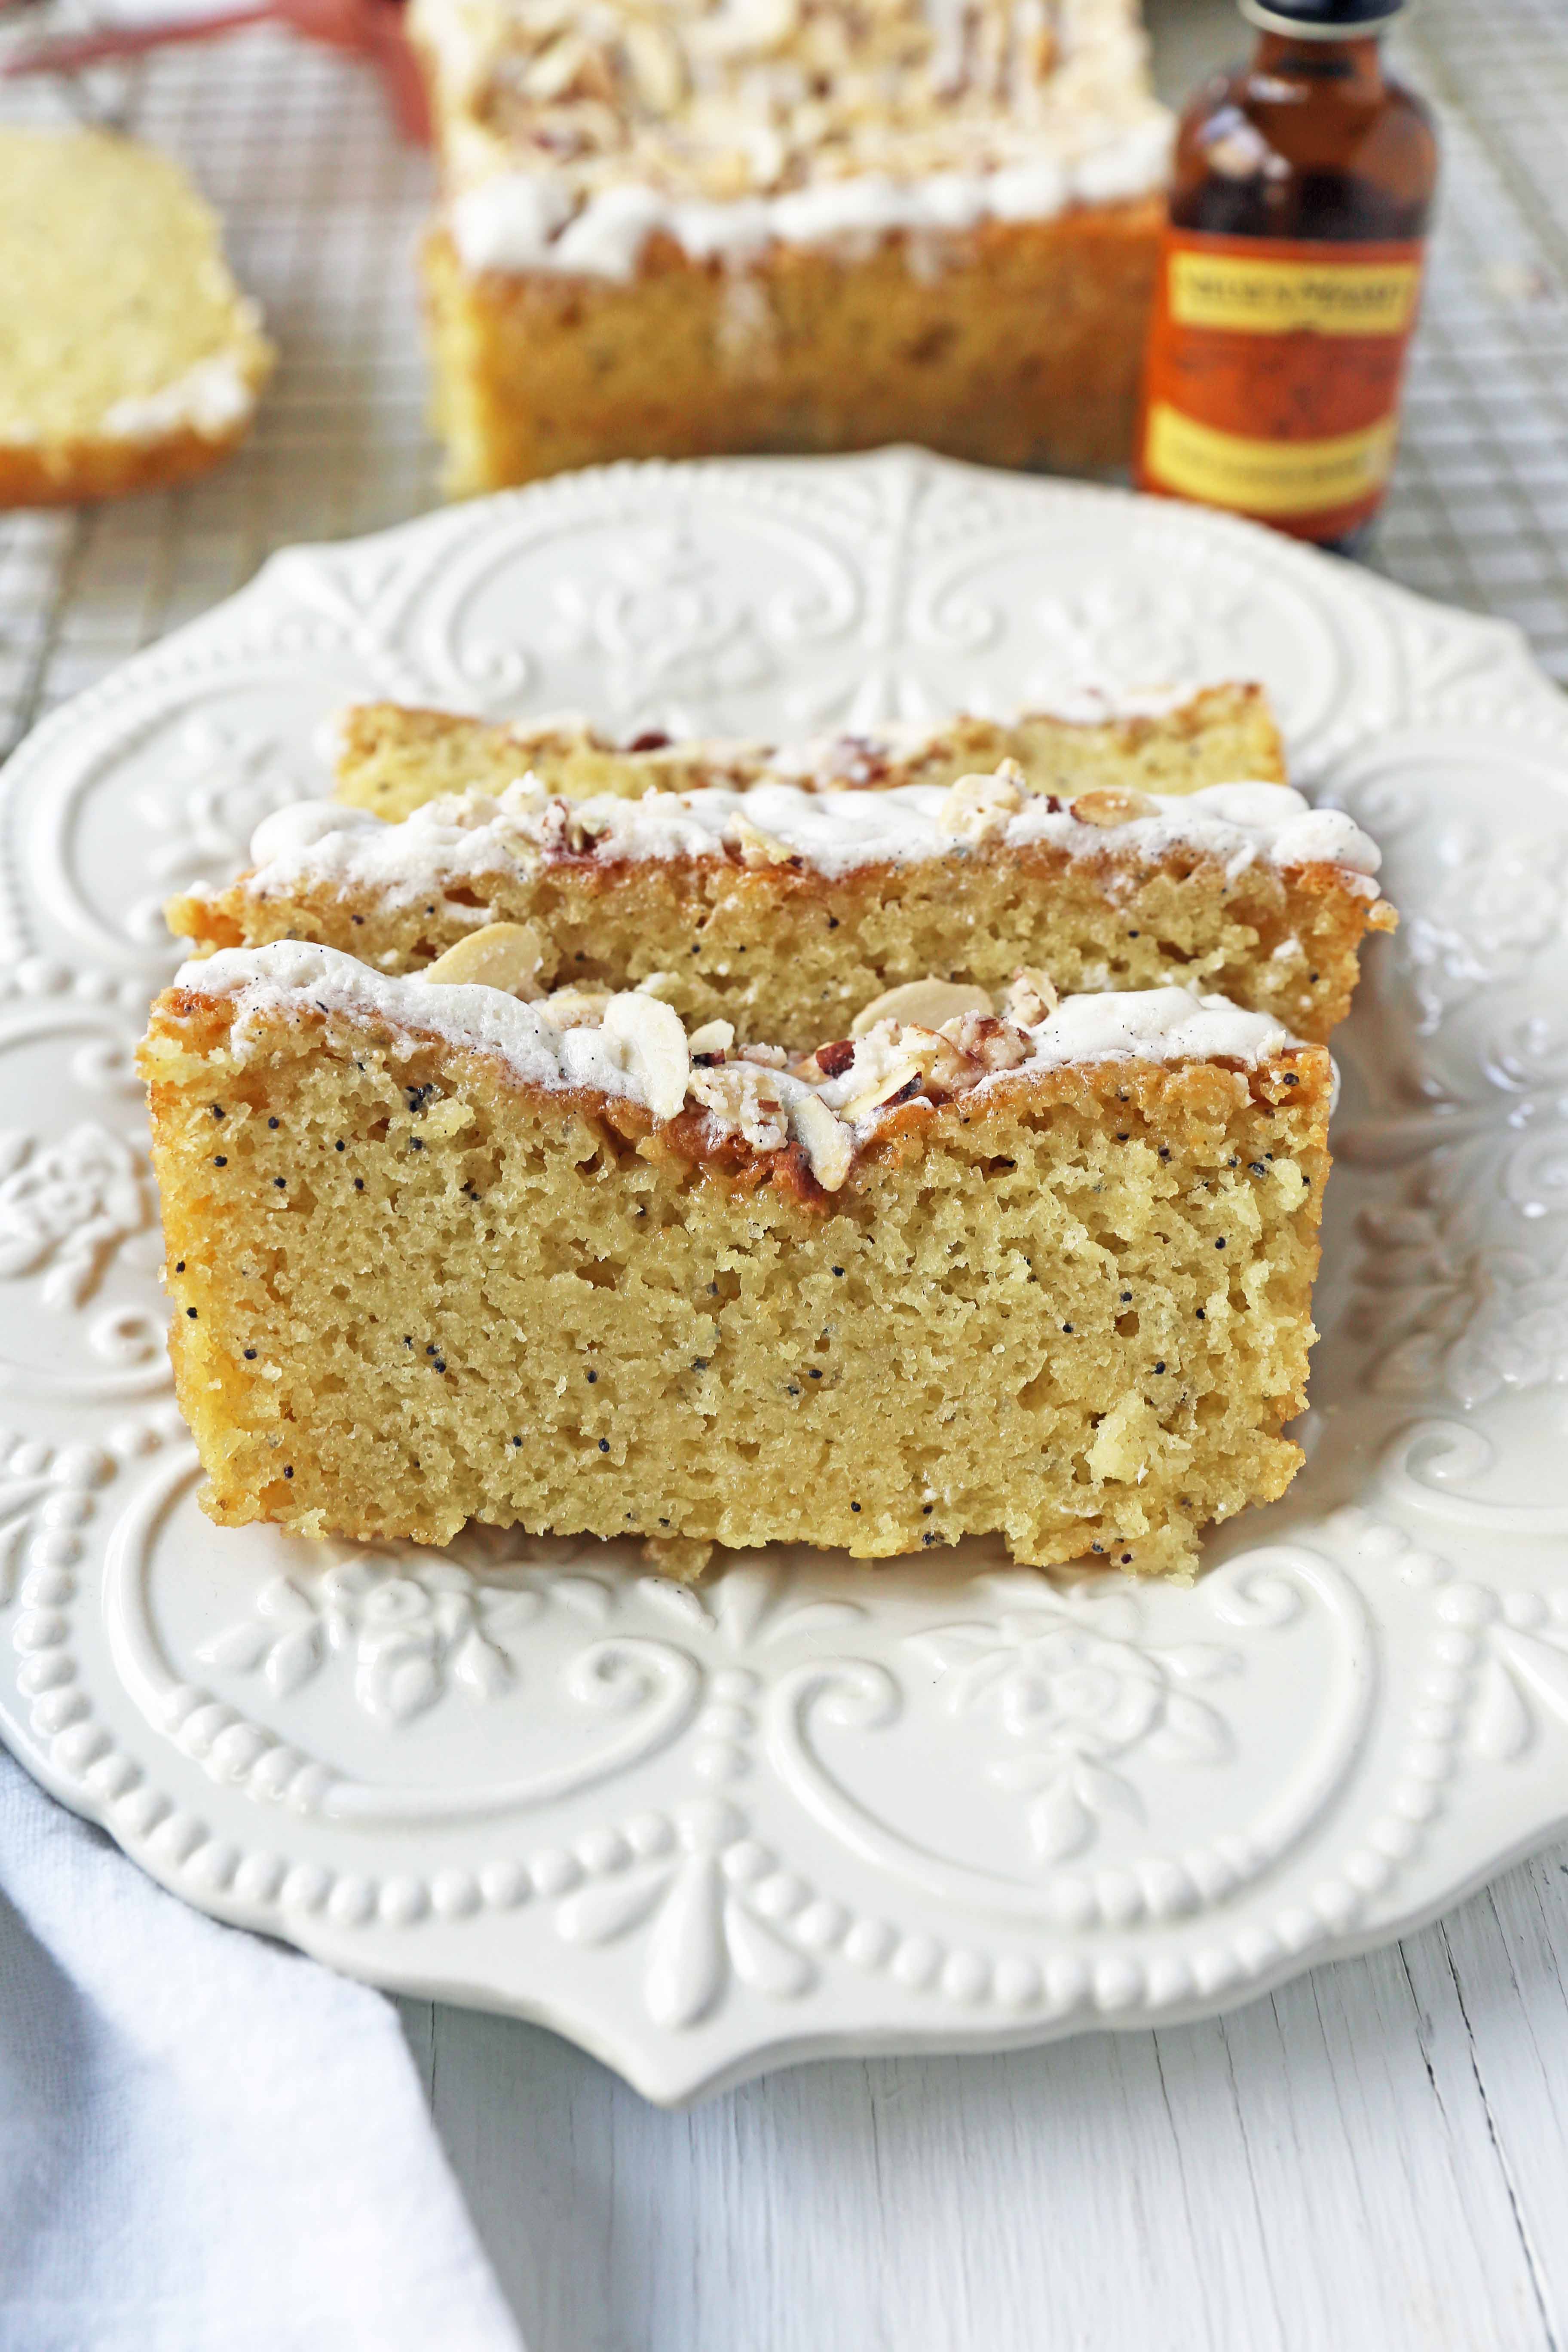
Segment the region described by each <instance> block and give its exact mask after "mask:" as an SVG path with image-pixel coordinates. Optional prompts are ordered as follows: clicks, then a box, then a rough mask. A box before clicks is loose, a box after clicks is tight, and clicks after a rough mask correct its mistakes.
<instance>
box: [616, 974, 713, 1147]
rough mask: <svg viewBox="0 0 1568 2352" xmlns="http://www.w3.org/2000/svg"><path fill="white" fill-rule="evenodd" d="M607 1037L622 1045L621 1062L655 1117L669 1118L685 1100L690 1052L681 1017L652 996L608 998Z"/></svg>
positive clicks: (669, 1006)
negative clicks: (622, 1058)
mask: <svg viewBox="0 0 1568 2352" xmlns="http://www.w3.org/2000/svg"><path fill="white" fill-rule="evenodd" d="M603 1027H604V1032H605V1036H606V1037H610V1038H613V1039H614V1040H615V1042H616V1044H617V1045H619V1046H620V1047H621V1049H622V1053H623V1055H624V1063H623V1066H624V1067H625V1068H626V1070H627V1071H628V1072H629V1073H630V1075H631V1076H633V1077H634V1078H635V1079H636V1080H637V1085H638V1087H639V1088H640V1089H641V1092H642V1097H643V1100H644V1101H645V1102H646V1103H647V1107H648V1108H649V1110H651V1111H652V1113H653V1115H654V1117H655V1118H674V1117H675V1115H676V1113H677V1112H678V1111H679V1108H680V1106H681V1104H682V1103H683V1102H684V1101H685V1100H686V1082H687V1080H688V1079H689V1077H690V1076H691V1053H690V1049H689V1046H688V1045H687V1042H686V1032H685V1030H684V1028H682V1026H681V1022H680V1015H679V1013H677V1012H676V1011H675V1009H674V1007H673V1006H672V1005H668V1004H662V1003H660V1002H659V1000H658V997H657V996H638V995H636V994H633V995H629V996H612V997H611V999H610V1001H609V1003H607V1004H606V1005H605V1018H604V1023H603Z"/></svg>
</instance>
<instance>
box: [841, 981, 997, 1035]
mask: <svg viewBox="0 0 1568 2352" xmlns="http://www.w3.org/2000/svg"><path fill="white" fill-rule="evenodd" d="M995 1009H996V1008H995V1006H994V1004H993V1003H992V1002H991V999H990V997H989V996H988V995H987V994H986V992H985V991H984V989H983V988H976V987H974V986H973V983H972V982H967V981H962V980H907V981H905V982H904V984H903V986H902V987H901V988H889V989H887V990H886V991H884V992H883V994H882V995H880V996H876V997H873V998H872V1000H871V1002H870V1003H869V1004H868V1005H865V1006H863V1007H862V1009H861V1010H860V1011H859V1012H858V1013H857V1014H856V1015H855V1018H854V1020H853V1021H852V1022H851V1023H850V1024H849V1034H850V1035H851V1037H864V1036H865V1035H866V1034H868V1031H870V1030H872V1029H874V1028H875V1027H876V1025H877V1024H878V1022H879V1021H905V1022H913V1023H914V1024H916V1026H917V1027H919V1028H921V1029H940V1028H941V1027H942V1023H943V1022H944V1021H955V1020H956V1019H957V1018H958V1015H959V1014H960V1013H994V1011H995Z"/></svg>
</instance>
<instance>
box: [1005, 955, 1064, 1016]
mask: <svg viewBox="0 0 1568 2352" xmlns="http://www.w3.org/2000/svg"><path fill="white" fill-rule="evenodd" d="M1059 1003H1061V998H1060V997H1059V996H1058V994H1057V992H1056V985H1055V983H1054V982H1053V981H1052V980H1051V978H1050V975H1049V974H1048V973H1047V972H1043V971H1039V970H1038V969H1037V967H1036V966H1035V965H1033V964H1022V963H1021V964H1020V965H1019V966H1018V968H1017V970H1016V971H1015V972H1014V974H1013V977H1012V979H1011V980H1010V981H1009V982H1008V983H1007V988H1006V992H1005V995H1004V996H1003V999H1002V1011H1003V1014H1004V1017H1005V1019H1007V1020H1008V1021H1015V1022H1016V1023H1017V1024H1018V1026H1019V1028H1020V1029H1037V1028H1038V1026H1039V1024H1040V1023H1041V1022H1042V1021H1045V1020H1047V1019H1048V1018H1049V1017H1050V1015H1051V1014H1052V1013H1054V1012H1055V1011H1056V1009H1057V1007H1058V1004H1059Z"/></svg>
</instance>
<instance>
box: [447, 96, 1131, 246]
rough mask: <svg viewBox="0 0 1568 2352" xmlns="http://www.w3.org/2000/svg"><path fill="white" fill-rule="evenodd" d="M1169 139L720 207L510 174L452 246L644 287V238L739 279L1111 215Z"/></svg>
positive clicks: (466, 217)
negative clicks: (831, 253)
mask: <svg viewBox="0 0 1568 2352" xmlns="http://www.w3.org/2000/svg"><path fill="white" fill-rule="evenodd" d="M1170 157H1171V125H1170V121H1169V119H1168V117H1166V116H1165V115H1163V114H1158V115H1151V116H1149V117H1148V118H1147V119H1145V120H1144V121H1139V122H1136V123H1133V124H1131V125H1129V126H1126V127H1122V128H1119V129H1116V130H1113V131H1110V132H1109V133H1107V134H1106V135H1104V136H1102V137H1101V138H1100V141H1099V142H1098V143H1094V144H1089V145H1086V147H1085V150H1084V152H1081V153H1079V154H1078V155H1076V156H1075V155H1073V154H1071V153H1070V152H1061V153H1058V154H1045V155H1041V156H1039V157H1037V158H1036V159H1034V160H1031V161H1029V162H1027V163H1011V164H1005V165H1002V166H1001V167H999V168H997V169H995V170H991V171H985V170H980V171H967V172H964V171H953V172H932V173H927V174H926V175H924V176H923V177H920V178H915V179H896V178H893V177H892V176H890V175H889V173H882V172H876V173H864V174H861V175H858V176H856V177H853V178H847V179H837V180H824V181H818V182H816V183H815V184H812V185H810V186H807V187H803V188H793V189H790V190H788V191H786V192H785V193H784V194H782V195H773V196H764V195H756V196H742V197H737V198H735V199H733V200H732V201H731V202H729V203H724V204H715V203H712V202H710V201H707V200H704V199H702V198H692V197H687V198H679V197H672V196H669V195H667V194H663V193H662V192H661V191H660V190H659V189H658V188H653V187H646V186H642V185H639V184H637V183H623V184H620V185H618V186H616V187H609V188H602V189H599V190H597V191H596V192H595V193H594V194H591V195H589V196H588V197H587V199H586V201H579V200H577V199H576V197H575V195H574V190H573V187H572V184H571V183H570V181H569V180H568V179H567V178H566V177H565V176H564V175H563V174H561V173H551V172H504V173H499V174H498V175H497V176H496V177H495V178H494V179H490V180H485V181H482V182H481V183H480V184H479V186H478V187H474V188H469V189H468V190H467V191H466V192H465V193H464V194H461V195H459V196H458V197H457V199H456V200H455V202H454V203H453V205H452V207H451V212H450V215H449V223H450V227H451V232H452V241H453V243H454V245H455V246H456V247H457V248H458V256H459V257H460V259H461V260H462V261H463V263H464V264H465V266H466V267H467V268H469V269H474V270H480V269H496V270H501V271H506V272H510V273H513V274H521V273H524V272H527V271H530V270H546V271H550V272H552V273H553V274H556V275H560V276H572V277H577V276H581V277H589V278H618V279H621V280H623V281H624V280H626V278H631V277H633V276H634V275H635V274H636V271H637V265H638V263H639V262H640V260H641V258H642V253H643V248H644V247H645V246H646V245H647V242H648V240H649V238H650V237H652V236H668V237H669V238H671V239H672V240H673V241H674V243H675V244H677V245H678V246H679V247H680V248H681V251H682V252H683V253H685V254H686V255H687V256H688V257H689V258H690V259H691V260H693V261H711V260H719V261H723V262H727V263H729V264H730V265H731V267H732V268H733V267H738V266H740V265H742V264H744V263H746V262H749V261H752V260H754V259H755V258H756V257H757V256H758V255H759V254H760V253H762V252H763V250H764V249H765V248H766V247H768V246H769V245H772V244H775V243H776V244H781V245H801V246H812V245H836V244H837V243H839V242H840V241H842V240H844V239H846V238H863V237H867V236H873V237H878V236H893V235H896V234H899V233H902V234H905V235H910V236H916V235H920V234H922V233H924V234H927V235H930V234H933V233H934V234H939V235H940V234H946V235H949V236H952V235H956V234H959V233H962V232H963V231H964V230H966V229H973V228H977V227H978V226H980V224H981V223H982V222H983V221H988V220H994V221H1042V220H1052V219H1054V218H1055V217H1056V216H1057V215H1058V213H1063V212H1065V211H1066V210H1067V208H1068V205H1071V204H1075V203H1079V204H1082V203H1088V204H1109V203H1113V202H1115V201H1117V200H1118V199H1119V198H1125V197H1129V196H1139V195H1143V194H1147V193H1148V191H1149V190H1150V189H1152V188H1158V187H1163V184H1164V182H1165V179H1166V176H1167V173H1168V172H1169V169H1170Z"/></svg>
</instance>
